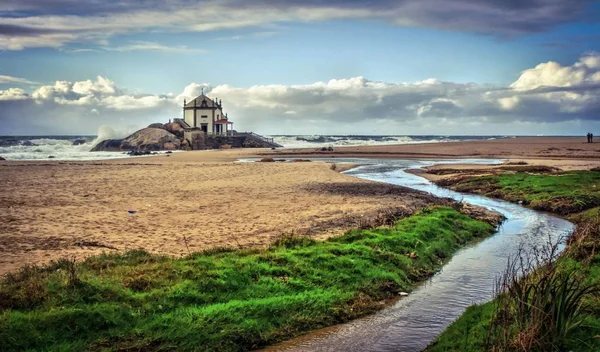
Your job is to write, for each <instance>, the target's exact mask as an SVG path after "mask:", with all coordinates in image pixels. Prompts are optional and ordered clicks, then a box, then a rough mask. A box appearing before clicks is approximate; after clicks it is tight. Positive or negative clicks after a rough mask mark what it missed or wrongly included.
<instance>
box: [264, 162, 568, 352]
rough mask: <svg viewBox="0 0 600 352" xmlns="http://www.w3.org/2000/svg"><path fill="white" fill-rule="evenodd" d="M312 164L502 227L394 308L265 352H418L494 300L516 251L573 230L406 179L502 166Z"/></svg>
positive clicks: (564, 223)
mask: <svg viewBox="0 0 600 352" xmlns="http://www.w3.org/2000/svg"><path fill="white" fill-rule="evenodd" d="M314 160H315V161H317V160H319V161H330V162H338V163H339V162H351V163H356V164H361V165H363V166H360V167H357V168H354V169H351V170H349V171H346V172H344V173H345V174H347V175H352V176H354V177H359V178H362V179H367V180H373V181H379V182H387V183H391V184H395V185H400V186H405V187H410V188H413V189H416V190H420V191H425V192H428V193H431V194H433V195H435V196H439V197H449V198H453V199H455V200H457V201H463V202H467V203H470V204H473V205H479V206H482V207H485V208H488V209H490V210H495V211H498V212H500V213H502V214H503V215H504V216H505V217H506V221H505V222H504V223H503V224H502V225H501V226H500V227H499V228H498V232H496V234H494V235H493V236H491V237H489V238H486V239H484V240H482V241H479V242H477V243H475V244H472V245H471V246H467V247H465V248H463V249H461V250H459V251H458V252H456V253H455V254H454V256H453V257H452V259H451V260H450V261H448V263H447V264H446V265H444V267H443V268H442V269H441V270H440V271H439V272H438V273H436V274H435V275H434V276H433V277H432V278H431V279H429V280H428V281H426V282H424V283H423V284H421V285H419V286H418V287H417V288H416V289H415V290H414V291H412V292H410V294H409V295H408V296H407V297H403V298H401V299H400V300H398V301H397V302H396V303H395V304H393V305H391V306H389V307H387V308H385V309H383V310H381V311H379V312H377V313H375V314H372V315H369V316H367V317H364V318H361V319H357V320H353V321H351V322H349V323H346V324H341V325H336V326H333V327H328V328H325V329H320V330H315V331H312V332H309V333H307V334H306V335H303V336H300V337H298V338H295V339H292V340H289V341H286V342H283V343H280V344H277V345H273V346H270V347H268V348H266V349H265V351H402V352H403V351H422V350H424V349H425V348H426V347H427V346H428V345H429V344H430V343H431V342H432V341H433V340H434V339H435V338H436V337H437V336H438V335H439V334H441V333H442V332H443V331H444V330H445V329H446V328H447V327H448V326H449V325H450V324H451V323H452V322H453V321H454V320H456V319H457V318H458V317H459V316H460V315H461V314H462V313H463V312H464V311H465V309H466V308H467V307H468V306H470V305H472V304H475V303H483V302H487V301H489V300H491V299H492V298H493V291H494V285H495V281H496V279H497V277H498V276H499V275H500V273H501V272H502V271H503V269H504V268H505V266H506V263H507V259H508V258H509V257H511V256H514V255H515V254H517V252H518V250H519V248H520V246H524V247H525V248H531V247H534V246H544V245H546V244H547V243H548V242H549V241H552V242H553V243H555V242H557V241H558V240H559V239H560V238H563V237H564V236H566V235H568V234H569V233H570V232H571V231H573V229H574V225H573V224H571V223H570V222H568V221H566V220H563V219H560V218H557V217H554V216H551V215H548V214H544V213H540V212H537V211H534V210H531V209H527V208H525V207H522V206H520V205H517V204H512V203H508V202H504V201H501V200H495V199H491V198H487V197H483V196H477V195H471V194H463V193H458V192H454V191H451V190H448V189H445V188H441V187H438V186H436V185H435V184H433V183H431V182H429V181H427V180H426V179H424V178H422V177H419V176H416V175H413V174H410V173H407V172H405V170H408V169H417V168H421V167H426V166H431V165H435V164H450V163H461V164H463V163H469V164H490V163H499V162H500V161H499V160H489V159H468V160H439V161H432V160H427V161H424V160H375V159H341V158H335V159H314Z"/></svg>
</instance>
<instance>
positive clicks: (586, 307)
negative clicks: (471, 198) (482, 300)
mask: <svg viewBox="0 0 600 352" xmlns="http://www.w3.org/2000/svg"><path fill="white" fill-rule="evenodd" d="M599 179H600V172H594V171H590V172H587V171H578V172H567V173H562V174H560V175H531V174H517V175H498V176H495V177H481V178H480V179H479V180H478V179H471V180H461V181H460V182H459V184H458V185H457V187H456V188H457V189H462V190H468V191H471V192H475V193H482V194H487V195H494V196H497V197H500V198H504V199H509V200H511V201H521V202H523V203H524V204H528V205H529V206H530V207H533V208H536V209H542V210H551V211H554V212H555V213H558V214H560V215H569V217H570V219H571V220H572V221H575V222H576V223H577V227H576V229H575V232H574V233H573V234H572V235H571V236H570V237H569V239H568V241H567V248H566V250H565V251H564V252H563V253H562V255H560V256H559V257H558V259H556V257H557V255H556V247H554V246H552V247H549V250H548V251H546V252H543V253H539V252H534V253H528V254H525V255H524V254H523V253H520V255H518V256H517V257H515V258H513V259H512V261H511V262H509V265H508V266H507V268H506V271H505V272H504V274H503V275H502V276H501V278H500V280H499V282H498V285H497V289H498V293H499V295H498V296H497V298H496V299H495V300H494V301H492V302H489V303H486V304H484V305H479V306H473V307H470V308H469V309H467V311H466V312H465V313H464V314H463V315H462V316H461V317H460V318H459V319H458V320H457V321H455V322H454V323H453V324H452V325H451V326H450V327H449V328H448V329H447V330H446V331H445V332H444V333H443V334H442V335H441V336H440V337H438V339H437V341H436V342H435V343H434V344H432V346H430V347H429V349H428V350H429V351H590V352H591V351H599V350H600V295H599V288H600V253H599V252H598V250H599V249H600V216H599V209H600V208H599V207H598V204H599V203H598V197H599V195H598V191H597V190H596V184H597V182H598V180H599ZM555 259H556V260H555ZM533 267H538V269H536V270H532V268H533ZM527 273H529V274H527Z"/></svg>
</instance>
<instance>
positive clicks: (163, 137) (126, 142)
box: [91, 127, 181, 152]
mask: <svg viewBox="0 0 600 352" xmlns="http://www.w3.org/2000/svg"><path fill="white" fill-rule="evenodd" d="M180 146H181V141H180V140H179V138H177V136H175V135H174V134H173V133H171V132H168V131H166V130H164V129H160V128H153V127H148V128H144V129H141V130H139V131H137V132H135V133H133V134H132V135H130V136H128V137H126V138H124V139H107V140H105V141H102V142H100V143H98V144H97V145H95V146H94V148H92V150H91V151H92V152H99V151H111V152H112V151H123V150H129V151H131V150H135V151H140V152H145V151H155V150H175V149H179V147H180Z"/></svg>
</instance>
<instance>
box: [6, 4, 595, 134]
mask: <svg viewBox="0 0 600 352" xmlns="http://www.w3.org/2000/svg"><path fill="white" fill-rule="evenodd" d="M202 89H204V92H205V93H206V94H207V95H208V96H210V97H212V98H215V97H218V98H219V99H220V100H222V102H223V107H224V110H225V112H227V113H228V116H229V119H230V120H231V121H233V122H234V128H235V129H236V130H238V131H254V132H256V133H259V134H266V135H271V134H288V135H294V134H312V135H314V134H354V135H369V134H378V135H382V134H384V135H583V134H586V133H587V132H596V133H597V134H598V135H600V1H596V0H420V1H414V0H379V1H356V0H347V1H341V0H328V1H318V0H279V1H277V0H207V1H204V0H200V1H198V0H197V1H191V0H162V1H159V0H138V1H124V0H19V1H11V2H2V3H0V135H57V134H60V135H82V134H85V135H94V134H96V133H97V131H98V130H99V128H101V127H102V126H109V127H111V128H112V129H114V130H116V131H118V132H119V133H121V134H126V133H130V132H133V131H135V130H137V129H139V128H142V127H145V126H147V125H149V124H151V123H155V122H167V121H168V120H169V119H173V118H178V117H181V116H182V104H183V100H184V99H187V100H190V99H193V98H194V97H196V96H197V95H199V94H200V93H201V91H202Z"/></svg>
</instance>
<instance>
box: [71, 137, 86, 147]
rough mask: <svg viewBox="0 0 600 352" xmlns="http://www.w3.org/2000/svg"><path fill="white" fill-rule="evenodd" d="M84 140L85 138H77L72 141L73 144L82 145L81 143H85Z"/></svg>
mask: <svg viewBox="0 0 600 352" xmlns="http://www.w3.org/2000/svg"><path fill="white" fill-rule="evenodd" d="M85 142H87V141H86V140H85V139H83V138H77V139H75V140H74V141H73V145H82V144H85Z"/></svg>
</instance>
